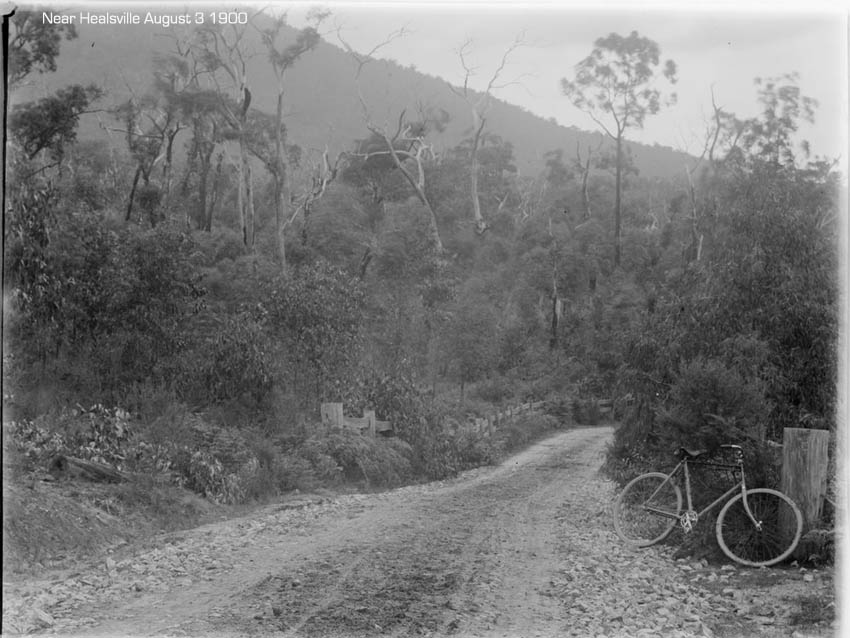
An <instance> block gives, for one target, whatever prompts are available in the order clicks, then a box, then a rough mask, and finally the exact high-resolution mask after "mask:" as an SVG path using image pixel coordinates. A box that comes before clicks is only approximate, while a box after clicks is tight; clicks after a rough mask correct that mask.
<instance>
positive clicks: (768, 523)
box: [716, 488, 803, 567]
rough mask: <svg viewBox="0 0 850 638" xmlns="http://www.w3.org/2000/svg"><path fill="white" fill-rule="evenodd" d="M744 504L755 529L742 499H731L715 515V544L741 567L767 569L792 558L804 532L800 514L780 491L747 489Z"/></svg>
mask: <svg viewBox="0 0 850 638" xmlns="http://www.w3.org/2000/svg"><path fill="white" fill-rule="evenodd" d="M747 505H749V508H750V511H751V512H752V514H753V518H755V520H756V521H759V522H760V524H761V529H758V528H757V527H756V526H755V525H754V524H753V521H752V520H751V519H750V517H749V515H748V514H747V511H746V510H745V509H744V498H743V495H742V494H738V495H737V496H735V497H734V498H732V499H730V500H729V502H728V503H726V505H724V506H723V509H721V510H720V514H719V515H718V516H717V527H716V531H717V543H718V544H719V545H720V549H722V550H723V553H724V554H726V555H727V556H728V557H729V558H731V559H732V560H734V561H735V562H738V563H741V564H742V565H748V566H751V567H767V566H769V565H775V564H776V563H779V562H781V561H783V560H785V559H786V558H788V557H789V556H790V555H791V552H793V551H794V549H795V548H796V547H797V543H798V542H799V541H800V535H801V534H802V532H803V515H802V514H801V513H800V509H799V508H798V507H797V505H796V504H795V503H794V501H792V500H791V499H790V498H788V497H787V496H785V494H783V493H782V492H777V491H776V490H771V489H767V488H760V489H755V490H747Z"/></svg>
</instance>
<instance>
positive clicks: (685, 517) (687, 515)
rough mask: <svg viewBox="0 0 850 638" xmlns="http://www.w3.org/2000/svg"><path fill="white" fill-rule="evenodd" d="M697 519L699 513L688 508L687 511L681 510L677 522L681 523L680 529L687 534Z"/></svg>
mask: <svg viewBox="0 0 850 638" xmlns="http://www.w3.org/2000/svg"><path fill="white" fill-rule="evenodd" d="M698 520H699V515H698V514H697V513H696V512H695V511H693V510H688V511H687V512H682V515H681V516H680V517H679V523H681V525H682V529H683V530H684V532H685V534H688V533H690V532H691V530H693V528H694V525H695V524H696V522H697V521H698Z"/></svg>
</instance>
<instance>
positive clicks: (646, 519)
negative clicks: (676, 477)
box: [614, 472, 682, 547]
mask: <svg viewBox="0 0 850 638" xmlns="http://www.w3.org/2000/svg"><path fill="white" fill-rule="evenodd" d="M668 478H669V477H668V476H667V475H666V474H662V473H661V472H650V473H648V474H641V475H640V476H638V477H637V478H635V479H633V480H632V481H631V482H630V483H629V484H628V485H626V487H624V488H623V491H622V492H620V495H619V496H618V497H617V500H616V501H615V502H614V529H615V530H616V531H617V534H618V535H619V537H620V538H622V539H623V540H624V541H625V542H627V543H629V544H631V545H636V546H637V547H649V546H650V545H654V544H655V543H660V542H661V541H662V540H664V539H665V538H667V536H668V535H669V534H670V532H671V531H673V527H675V525H676V522H677V521H678V520H679V513H680V512H681V510H682V491H681V490H680V489H679V486H678V485H676V484H675V483H673V482H672V481H669V480H668Z"/></svg>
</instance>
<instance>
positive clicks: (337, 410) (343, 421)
mask: <svg viewBox="0 0 850 638" xmlns="http://www.w3.org/2000/svg"><path fill="white" fill-rule="evenodd" d="M321 411H322V425H325V426H327V427H332V428H343V429H348V430H356V431H358V432H365V433H368V434H369V435H371V436H377V435H378V434H380V433H391V432H392V431H393V426H392V423H390V422H389V421H378V419H376V418H375V411H374V410H364V411H363V416H362V417H359V418H358V417H348V416H344V415H343V413H342V403H323V404H322V409H321Z"/></svg>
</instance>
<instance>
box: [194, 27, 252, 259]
mask: <svg viewBox="0 0 850 638" xmlns="http://www.w3.org/2000/svg"><path fill="white" fill-rule="evenodd" d="M252 18H253V17H252ZM246 32H247V27H243V26H241V25H228V26H221V25H209V24H208V25H205V26H203V27H202V28H200V29H199V30H198V32H197V39H196V40H195V41H194V42H193V44H192V48H193V51H194V53H193V55H194V56H195V57H196V59H197V60H198V62H199V66H200V69H201V71H200V72H201V73H202V74H203V75H204V76H205V77H207V78H208V79H209V80H210V81H211V83H212V85H213V87H214V90H215V94H216V97H217V98H218V113H219V116H220V117H221V118H222V120H223V121H224V122H225V126H226V131H224V132H223V133H222V135H223V136H224V137H225V138H226V139H235V140H236V142H237V143H238V146H239V157H238V159H237V160H236V161H235V162H234V163H235V164H236V169H237V176H238V188H237V195H236V197H237V208H238V209H239V219H240V225H241V227H242V243H243V245H244V246H245V248H246V250H247V252H248V253H253V251H254V173H253V167H252V165H251V161H250V158H249V157H248V151H249V147H248V112H249V109H250V108H251V90H250V88H249V86H248V63H249V62H250V60H251V59H252V58H254V57H255V56H256V53H255V52H254V51H253V50H252V49H251V47H250V46H249V45H248V43H247V40H246V38H245V34H246Z"/></svg>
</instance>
